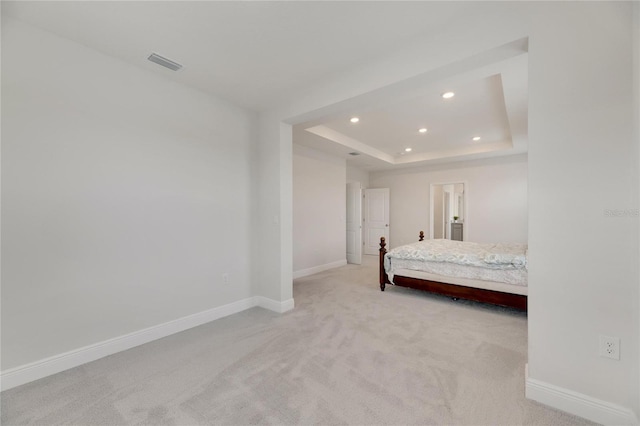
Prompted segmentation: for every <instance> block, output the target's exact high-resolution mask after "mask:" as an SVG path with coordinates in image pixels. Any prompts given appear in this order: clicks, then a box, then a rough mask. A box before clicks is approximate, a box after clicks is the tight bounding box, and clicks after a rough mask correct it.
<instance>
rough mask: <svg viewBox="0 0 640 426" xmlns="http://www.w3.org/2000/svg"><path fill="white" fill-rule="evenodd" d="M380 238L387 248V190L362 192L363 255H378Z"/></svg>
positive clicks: (366, 190)
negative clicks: (382, 238)
mask: <svg viewBox="0 0 640 426" xmlns="http://www.w3.org/2000/svg"><path fill="white" fill-rule="evenodd" d="M380 237H385V238H386V240H387V247H388V246H389V188H379V189H365V190H364V254H378V253H379V250H380Z"/></svg>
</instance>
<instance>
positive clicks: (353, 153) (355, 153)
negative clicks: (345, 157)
mask: <svg viewBox="0 0 640 426" xmlns="http://www.w3.org/2000/svg"><path fill="white" fill-rule="evenodd" d="M349 155H353V156H354V157H355V156H356V155H360V153H359V152H350V153H349Z"/></svg>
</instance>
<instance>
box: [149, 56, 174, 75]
mask: <svg viewBox="0 0 640 426" xmlns="http://www.w3.org/2000/svg"><path fill="white" fill-rule="evenodd" d="M147 59H148V60H150V61H151V62H155V63H156V64H158V65H162V66H163V67H165V68H169V69H170V70H173V71H178V70H179V69H180V68H182V65H180V64H179V63H177V62H173V61H172V60H170V59H167V58H164V57H162V56H160V55H158V54H156V53H152V54H151V56H149V57H148V58H147Z"/></svg>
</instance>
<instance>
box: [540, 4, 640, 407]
mask: <svg viewBox="0 0 640 426" xmlns="http://www.w3.org/2000/svg"><path fill="white" fill-rule="evenodd" d="M547 7H550V8H551V6H547ZM549 12H551V13H546V14H544V15H543V14H536V15H534V16H533V19H534V25H535V28H540V29H541V28H543V27H544V28H545V30H544V31H536V32H535V36H534V37H531V39H530V44H529V48H530V54H529V138H530V147H529V197H530V198H529V218H530V220H529V254H530V264H529V265H530V267H529V283H530V289H529V298H530V301H531V304H530V308H529V373H530V375H531V376H532V377H534V378H536V379H537V380H540V381H542V382H545V383H553V384H555V385H557V386H560V387H562V388H567V389H574V390H576V391H578V392H581V393H585V394H587V395H590V396H592V397H594V398H597V399H599V400H604V401H609V402H613V403H616V404H619V405H621V406H623V407H628V408H633V409H634V410H635V411H636V413H637V412H638V406H637V403H638V383H637V377H638V363H637V359H638V330H637V322H636V321H634V318H635V315H636V313H635V312H636V311H637V309H638V305H637V302H638V271H637V267H636V265H637V263H638V238H637V236H638V218H637V217H609V216H607V215H605V211H606V210H607V209H628V208H634V207H635V208H637V207H638V206H637V205H635V206H633V205H630V204H629V203H630V202H632V200H634V199H635V193H637V184H638V182H637V180H635V181H634V180H633V178H632V176H636V173H637V168H638V161H637V156H635V155H634V152H635V149H636V148H635V146H634V145H635V144H637V141H634V140H633V117H632V106H633V92H632V90H631V89H632V75H633V69H632V54H631V49H632V39H631V16H632V14H631V4H630V3H607V4H605V3H577V4H575V3H556V4H553V6H552V8H551V10H549ZM567 28H570V29H571V30H570V31H567ZM594 58H597V60H594ZM550 69H552V72H550ZM635 72H638V70H635ZM565 214H568V215H569V216H570V218H571V220H559V219H560V217H563V216H564V215H565ZM600 334H605V335H609V336H617V337H620V339H621V359H620V361H611V360H609V359H605V358H602V357H599V356H598V352H597V351H596V348H597V347H598V336H599V335H600Z"/></svg>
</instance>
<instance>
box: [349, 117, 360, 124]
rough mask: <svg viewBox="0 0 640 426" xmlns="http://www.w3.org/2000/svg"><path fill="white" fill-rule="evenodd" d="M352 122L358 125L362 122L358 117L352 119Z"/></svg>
mask: <svg viewBox="0 0 640 426" xmlns="http://www.w3.org/2000/svg"><path fill="white" fill-rule="evenodd" d="M349 121H351V122H352V123H357V122H358V121H360V119H359V118H358V117H351V120H349Z"/></svg>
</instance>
